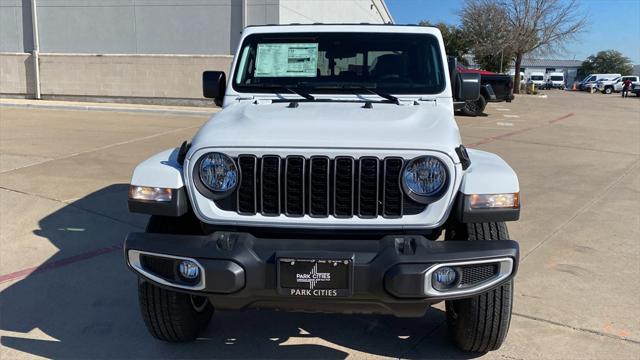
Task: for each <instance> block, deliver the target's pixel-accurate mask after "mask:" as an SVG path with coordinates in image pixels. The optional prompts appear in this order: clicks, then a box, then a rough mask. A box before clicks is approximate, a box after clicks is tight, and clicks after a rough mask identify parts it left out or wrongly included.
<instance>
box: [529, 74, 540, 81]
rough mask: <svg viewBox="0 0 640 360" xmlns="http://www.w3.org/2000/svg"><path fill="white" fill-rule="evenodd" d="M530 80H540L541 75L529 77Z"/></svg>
mask: <svg viewBox="0 0 640 360" xmlns="http://www.w3.org/2000/svg"><path fill="white" fill-rule="evenodd" d="M531 80H542V76H541V75H531Z"/></svg>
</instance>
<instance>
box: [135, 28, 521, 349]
mask: <svg viewBox="0 0 640 360" xmlns="http://www.w3.org/2000/svg"><path fill="white" fill-rule="evenodd" d="M455 68H456V67H455V64H454V65H451V64H448V62H447V57H446V55H445V48H444V44H443V41H442V36H441V34H440V32H439V30H437V29H435V28H430V27H419V26H395V25H283V26H255V27H248V28H247V29H245V31H244V32H243V34H242V37H241V40H240V44H239V48H238V52H237V54H236V56H235V58H234V60H233V63H232V65H231V69H230V71H229V77H228V78H227V77H226V75H225V73H224V72H219V71H207V72H205V73H204V74H203V91H204V96H205V97H208V98H213V99H215V101H216V102H217V103H218V104H220V105H221V106H222V110H221V111H220V112H218V113H217V114H216V115H215V116H213V117H212V118H211V119H210V120H209V121H208V122H207V123H206V124H205V125H204V126H203V127H202V128H201V129H200V130H199V131H198V133H197V134H196V135H195V136H194V137H193V139H191V140H190V141H189V142H187V141H185V142H184V143H183V144H182V146H180V147H178V148H175V149H168V150H166V151H163V152H161V153H159V154H157V155H154V156H152V157H151V158H149V159H148V160H145V161H144V162H142V163H141V164H140V165H138V166H137V167H136V169H135V170H134V173H133V178H132V180H131V186H130V191H129V199H128V204H129V209H130V211H133V212H139V213H146V214H150V215H151V217H150V219H149V223H148V225H147V229H146V231H145V232H133V233H130V234H128V236H127V238H126V241H125V244H124V253H125V258H126V261H127V264H128V266H129V268H130V269H131V270H133V271H134V272H135V273H136V274H137V276H138V279H139V280H138V296H139V303H140V310H141V312H142V316H143V318H144V322H145V323H146V326H147V328H148V330H149V331H150V332H151V334H152V335H153V336H155V337H156V338H158V339H161V340H165V341H188V340H193V339H195V338H197V336H198V334H200V333H201V331H203V329H204V328H205V327H206V326H207V324H208V323H209V321H210V319H211V316H212V313H213V310H214V308H218V309H238V310H239V309H245V308H272V309H282V310H298V311H319V312H334V313H374V314H393V315H396V316H400V317H421V316H424V315H425V313H426V311H427V310H428V309H429V307H430V305H433V304H435V303H438V302H441V301H445V302H446V313H447V322H448V326H449V329H450V333H451V336H452V338H453V339H454V340H455V342H456V343H457V344H458V346H459V347H460V348H461V349H463V350H466V351H474V352H486V351H489V350H495V349H497V348H499V347H500V345H501V344H502V342H503V340H504V339H505V336H506V334H507V331H508V328H509V322H510V319H511V308H512V301H513V278H514V276H515V273H516V270H517V267H518V256H519V247H518V243H517V242H516V241H513V240H510V238H509V234H508V232H507V227H506V225H505V222H506V221H515V220H518V218H519V214H520V201H519V185H518V179H517V176H516V174H515V173H514V171H513V170H512V169H511V168H510V167H509V165H507V163H506V162H505V161H503V160H502V159H501V158H500V157H498V156H497V155H494V154H491V153H488V152H484V151H479V150H471V149H469V150H466V149H465V147H464V146H463V145H462V141H461V138H460V134H459V131H458V126H457V125H456V121H455V119H454V115H453V114H454V106H460V105H464V101H465V100H473V99H477V98H478V96H479V92H480V81H479V78H478V75H477V74H458V73H456V71H455ZM227 79H228V80H227Z"/></svg>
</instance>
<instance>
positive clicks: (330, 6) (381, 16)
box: [280, 0, 393, 24]
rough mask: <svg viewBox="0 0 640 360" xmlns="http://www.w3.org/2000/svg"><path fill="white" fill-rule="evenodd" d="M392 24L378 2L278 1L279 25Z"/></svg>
mask: <svg viewBox="0 0 640 360" xmlns="http://www.w3.org/2000/svg"><path fill="white" fill-rule="evenodd" d="M314 22H325V23H352V22H369V23H373V24H385V23H389V22H393V20H392V18H391V17H390V16H389V13H388V11H387V10H386V8H385V5H384V2H383V1H380V0H280V23H281V24H290V23H301V24H309V23H314Z"/></svg>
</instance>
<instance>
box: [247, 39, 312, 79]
mask: <svg viewBox="0 0 640 360" xmlns="http://www.w3.org/2000/svg"><path fill="white" fill-rule="evenodd" d="M317 67H318V43H300V44H291V43H288V44H258V53H257V55H256V72H255V77H315V76H316V75H317V74H316V72H317Z"/></svg>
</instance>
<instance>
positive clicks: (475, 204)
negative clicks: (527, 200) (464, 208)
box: [469, 193, 520, 209]
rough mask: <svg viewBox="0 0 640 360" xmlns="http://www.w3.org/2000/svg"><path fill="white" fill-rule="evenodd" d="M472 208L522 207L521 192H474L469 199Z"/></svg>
mask: <svg viewBox="0 0 640 360" xmlns="http://www.w3.org/2000/svg"><path fill="white" fill-rule="evenodd" d="M469 204H470V206H471V208H472V209H499V208H512V209H517V208H519V207H520V196H519V193H512V194H473V195H471V197H470V199H469Z"/></svg>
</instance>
